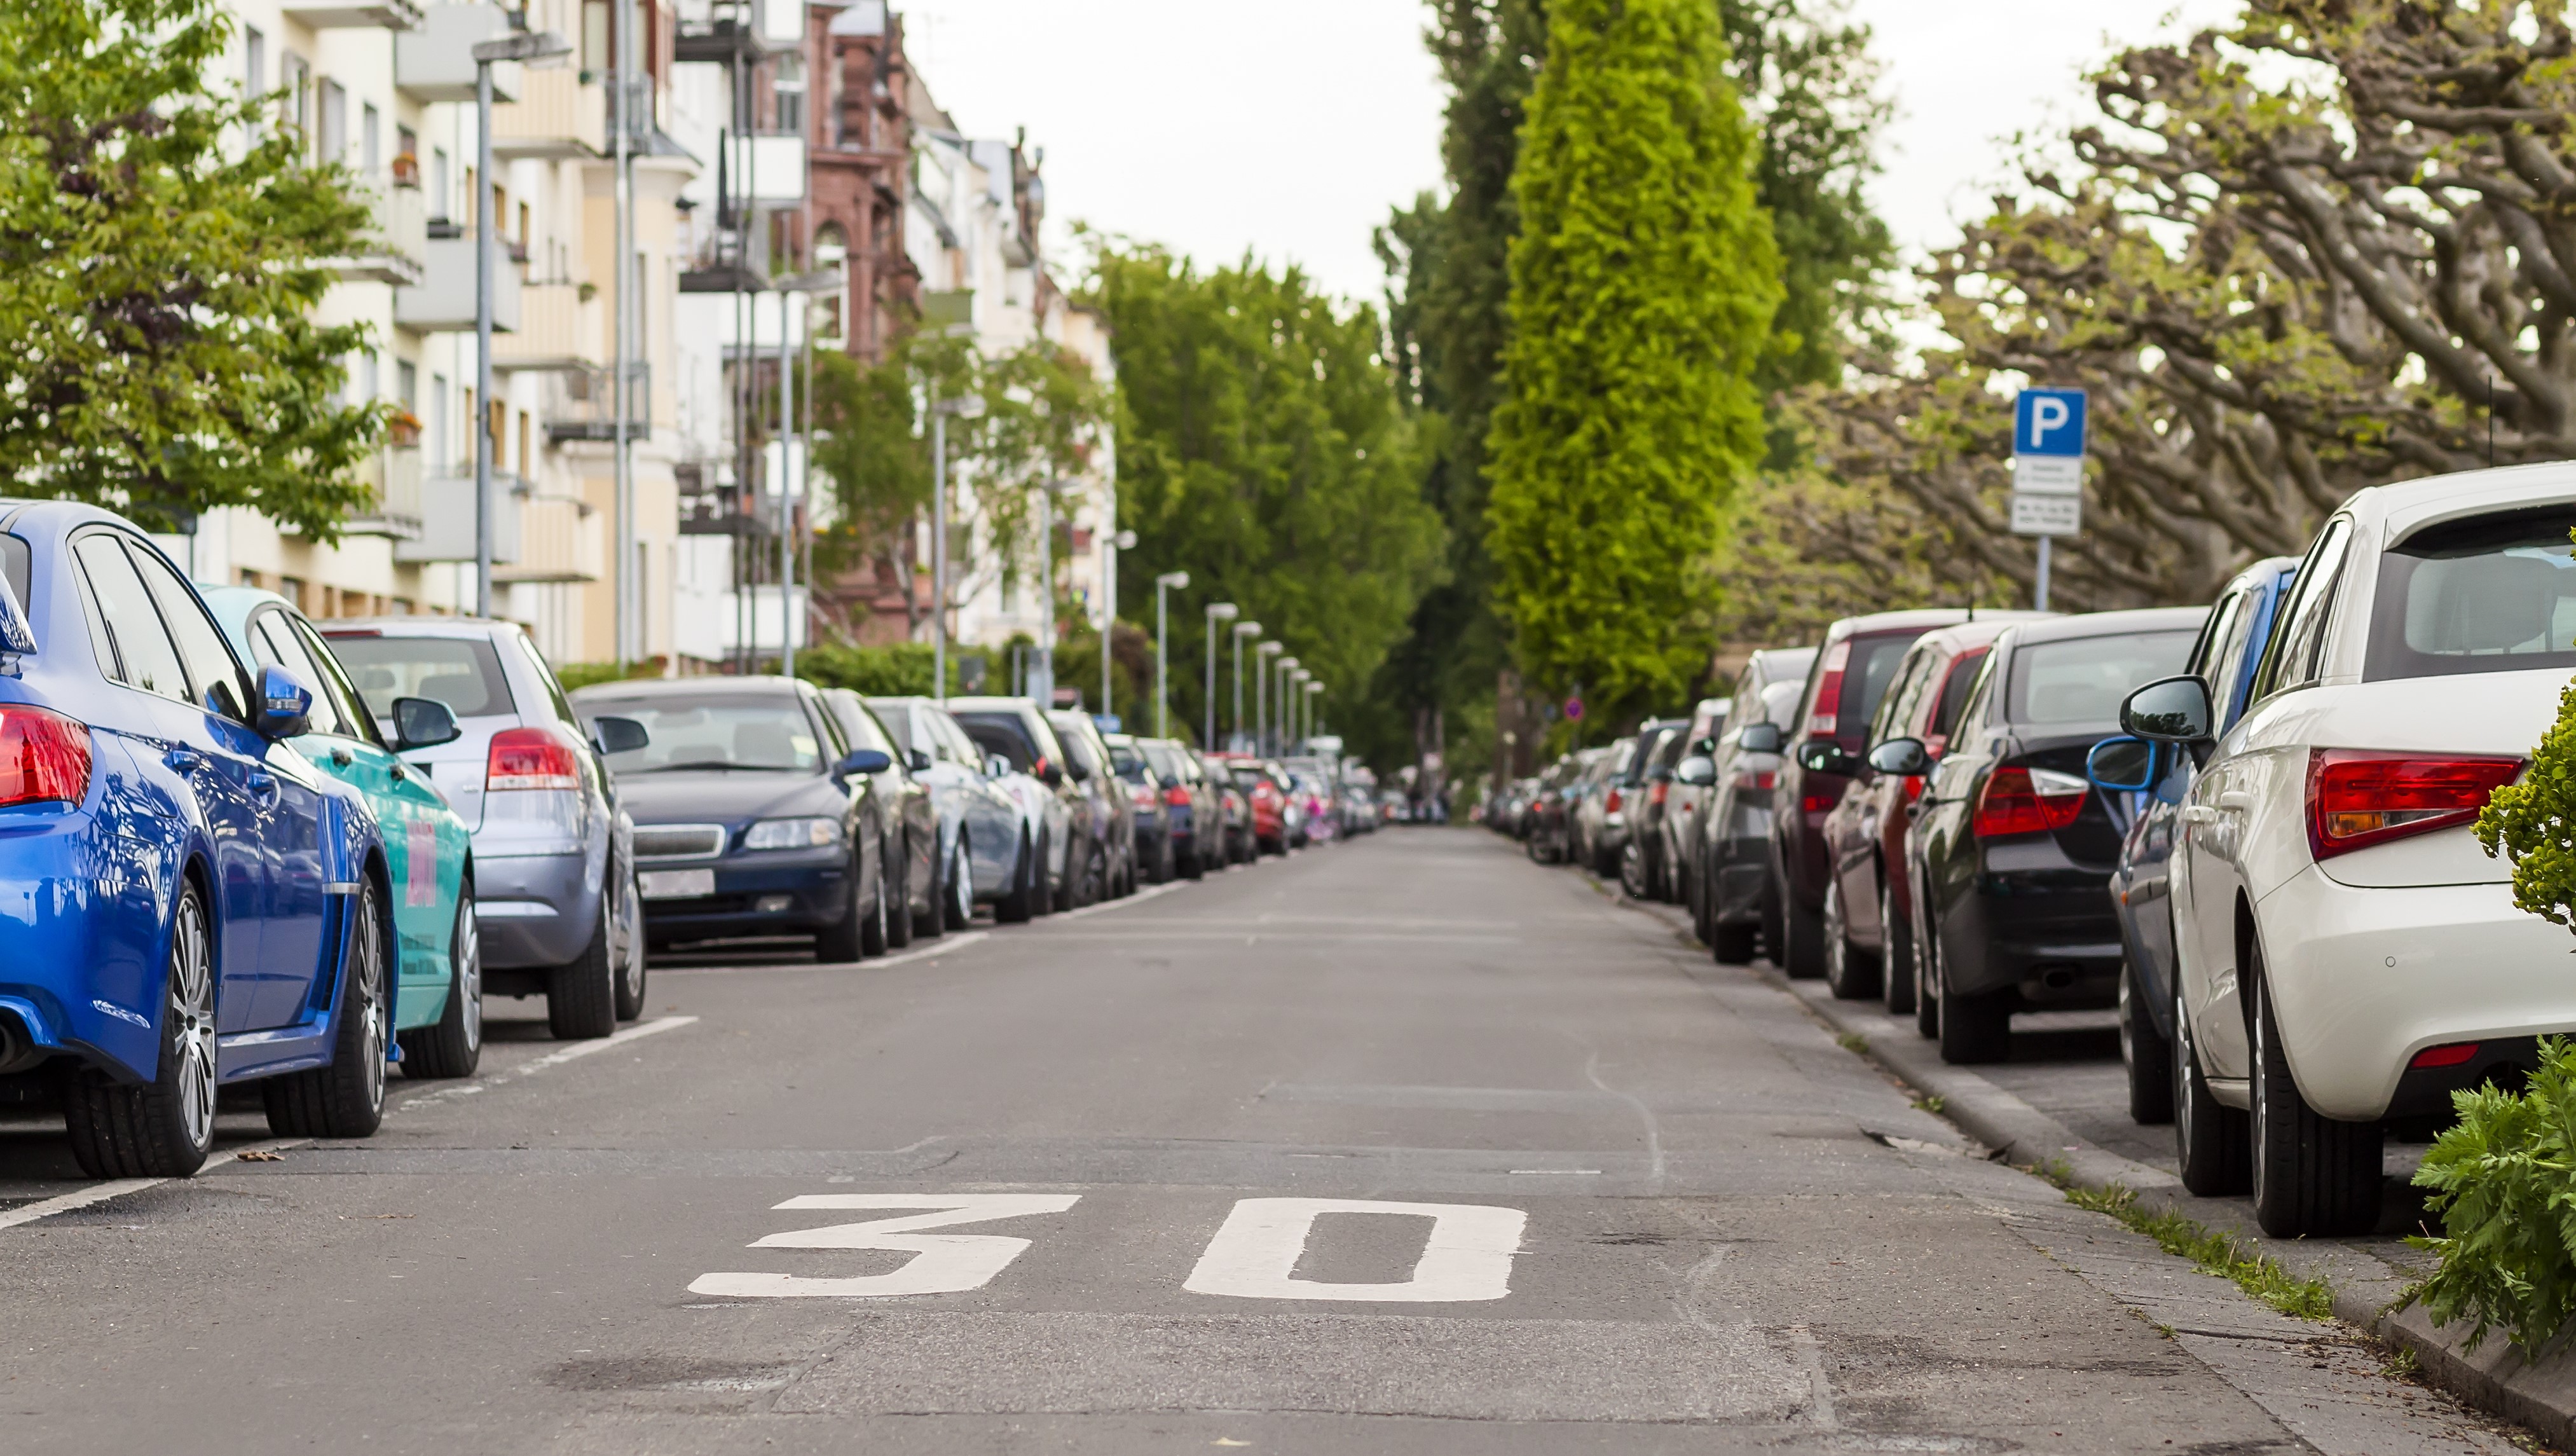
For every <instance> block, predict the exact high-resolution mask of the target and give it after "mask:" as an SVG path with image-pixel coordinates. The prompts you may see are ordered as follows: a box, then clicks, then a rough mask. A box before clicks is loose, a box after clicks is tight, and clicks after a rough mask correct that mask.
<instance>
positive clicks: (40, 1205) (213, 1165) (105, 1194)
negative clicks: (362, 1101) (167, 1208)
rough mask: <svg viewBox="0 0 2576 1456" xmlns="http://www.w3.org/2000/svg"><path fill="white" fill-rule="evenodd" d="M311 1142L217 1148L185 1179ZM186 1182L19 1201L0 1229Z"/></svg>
mask: <svg viewBox="0 0 2576 1456" xmlns="http://www.w3.org/2000/svg"><path fill="white" fill-rule="evenodd" d="M311 1141H313V1139H311V1138H271V1139H270V1140H268V1141H267V1142H262V1143H250V1144H247V1145H245V1146H242V1147H238V1148H235V1149H233V1150H232V1151H231V1152H228V1153H227V1152H223V1151H221V1150H218V1151H216V1152H214V1153H212V1154H209V1155H208V1156H207V1158H206V1162H205V1166H203V1167H201V1168H199V1169H198V1170H197V1171H196V1172H194V1173H191V1174H189V1175H188V1178H201V1177H204V1176H205V1175H206V1174H208V1173H211V1172H213V1171H214V1170H215V1169H217V1168H220V1167H222V1166H223V1165H224V1164H226V1163H237V1162H239V1161H241V1160H242V1158H243V1157H245V1156H247V1155H249V1154H252V1153H277V1152H284V1151H285V1150H286V1149H288V1148H300V1147H303V1146H304V1145H305V1144H307V1143H310V1142H311ZM187 1181H188V1179H187V1178H111V1179H109V1180H108V1181H106V1182H104V1183H93V1184H91V1185H90V1186H89V1187H87V1188H82V1189H78V1190H76V1191H74V1192H71V1193H64V1194H58V1195H56V1196H55V1197H52V1198H48V1199H44V1200H42V1201H41V1202H37V1203H28V1204H22V1205H20V1206H19V1207H16V1208H13V1209H10V1210H9V1211H8V1212H6V1213H0V1229H6V1228H16V1227H17V1226H18V1225H20V1224H22V1223H34V1222H35V1221H36V1220H38V1219H40V1218H51V1217H53V1216H54V1215H55V1214H58V1213H69V1212H71V1211H72V1210H73V1209H76V1208H87V1207H89V1206H90V1205H91V1204H93V1203H105V1202H106V1201H108V1200H109V1199H111V1198H123V1197H124V1196H125V1195H127V1194H128V1193H140V1192H142V1191H143V1190H144V1189H146V1188H158V1187H160V1186H161V1185H162V1184H164V1183H185V1182H187Z"/></svg>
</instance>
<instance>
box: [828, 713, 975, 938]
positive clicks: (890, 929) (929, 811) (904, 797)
mask: <svg viewBox="0 0 2576 1456" xmlns="http://www.w3.org/2000/svg"><path fill="white" fill-rule="evenodd" d="M821 700H822V704H823V711H825V712H827V713H829V714H831V715H832V721H833V722H834V723H835V724H836V725H838V726H839V728H840V730H841V739H842V741H843V742H844V743H846V744H848V745H849V746H850V748H852V749H853V750H855V749H861V748H873V749H875V750H876V751H878V752H879V753H882V754H884V755H886V757H887V760H888V762H887V764H886V766H885V769H884V770H883V771H882V772H879V773H874V774H870V775H869V776H868V777H869V781H870V784H871V786H872V788H873V791H874V792H875V794H876V796H877V797H878V799H879V800H880V801H882V804H883V808H884V813H883V815H882V817H883V819H884V821H885V834H886V844H885V862H886V873H887V875H888V876H889V877H890V878H891V880H892V881H893V884H894V890H895V894H894V906H893V908H892V909H891V910H890V911H889V912H888V913H887V916H886V944H888V945H892V946H898V947H900V946H906V945H910V944H912V937H913V935H914V934H915V932H916V931H917V932H918V933H920V934H923V935H937V934H939V933H940V930H941V928H942V926H943V924H944V921H945V917H944V914H943V910H944V907H945V906H946V905H947V904H948V900H947V899H946V898H945V891H946V889H947V887H946V886H945V885H942V884H941V883H940V871H941V870H942V869H944V868H946V867H947V863H948V862H947V861H946V860H944V859H942V858H941V857H940V855H939V850H940V843H939V811H938V809H937V808H936V807H934V805H933V804H932V801H931V797H930V786H929V785H928V784H925V783H923V782H922V781H921V780H919V779H917V778H915V777H913V775H912V771H911V770H910V769H909V768H907V767H906V766H905V760H906V759H907V758H909V757H910V755H909V754H907V753H906V752H904V749H903V745H902V744H901V743H900V742H898V741H897V740H896V738H895V736H894V734H893V732H892V731H891V730H890V729H888V728H887V727H886V725H885V723H884V722H882V721H881V720H879V719H878V717H877V715H876V714H875V713H874V712H873V711H871V710H870V709H869V707H868V705H867V702H866V701H865V700H864V699H862V698H861V697H860V696H859V695H858V694H857V693H854V692H852V691H850V690H849V689H848V688H827V689H825V690H824V692H823V693H822V695H821Z"/></svg>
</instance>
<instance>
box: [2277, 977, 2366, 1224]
mask: <svg viewBox="0 0 2576 1456" xmlns="http://www.w3.org/2000/svg"><path fill="white" fill-rule="evenodd" d="M2249 959H2251V960H2253V962H2254V966H2253V968H2252V969H2253V971H2254V974H2253V975H2251V976H2248V977H2246V980H2247V981H2248V982H2249V983H2250V990H2251V993H2252V995H2253V997H2254V1016H2253V1023H2254V1025H2253V1030H2254V1047H2253V1053H2254V1055H2253V1062H2254V1077H2253V1094H2254V1108H2253V1112H2252V1113H2251V1115H2250V1118H2249V1122H2250V1127H2251V1131H2252V1134H2253V1144H2254V1146H2253V1157H2252V1159H2251V1160H2250V1164H2249V1170H2250V1171H2251V1172H2252V1174H2253V1179H2254V1188H2253V1193H2254V1221H2255V1222H2256V1223H2257V1224H2260V1225H2261V1226H2262V1229H2263V1232H2265V1233H2267V1234H2270V1235H2271V1236H2272V1237H2274V1238H2276V1239H2296V1238H2307V1237H2311V1236H2316V1237H2334V1236H2338V1235H2350V1234H2366V1233H2369V1232H2370V1231H2371V1230H2373V1229H2375V1228H2377V1227H2378V1226H2379V1202H2380V1197H2379V1195H2380V1185H2381V1181H2382V1180H2381V1174H2380V1155H2381V1152H2382V1149H2383V1145H2384V1143H2385V1141H2386V1139H2385V1137H2384V1135H2383V1134H2382V1132H2381V1130H2380V1125H2379V1124H2378V1123H2377V1122H2376V1121H2372V1122H2345V1121H2343V1120H2341V1119H2339V1118H2332V1117H2326V1116H2324V1115H2322V1114H2320V1113H2319V1112H2318V1111H2317V1110H2316V1109H2315V1108H2313V1107H2310V1106H2309V1105H2308V1100H2307V1099H2306V1098H2305V1097H2302V1096H2300V1095H2299V1084H2298V1081H2297V1079H2296V1078H2294V1077H2292V1076H2291V1075H2290V1058H2289V1054H2288V1052H2287V1051H2285V1050H2284V1049H2283V1048H2282V1046H2281V1028H2280V1024H2279V1022H2278V1021H2277V1020H2275V1019H2274V1017H2273V1015H2272V995H2271V988H2270V985H2269V983H2268V982H2267V981H2266V980H2265V979H2264V977H2263V974H2262V957H2261V954H2260V953H2259V952H2257V953H2255V954H2254V955H2252V956H2251V957H2249Z"/></svg>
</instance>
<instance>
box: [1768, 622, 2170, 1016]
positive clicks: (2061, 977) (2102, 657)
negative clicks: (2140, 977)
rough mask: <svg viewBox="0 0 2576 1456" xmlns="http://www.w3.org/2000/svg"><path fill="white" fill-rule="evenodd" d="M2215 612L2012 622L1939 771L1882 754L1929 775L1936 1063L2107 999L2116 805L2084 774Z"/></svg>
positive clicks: (1918, 756)
mask: <svg viewBox="0 0 2576 1456" xmlns="http://www.w3.org/2000/svg"><path fill="white" fill-rule="evenodd" d="M2208 615H2209V613H2208V610H2207V609H2206V608H2203V607H2163V608H2156V609H2153V610H2148V611H2137V612H2097V613H2094V614H2092V615H2089V616H2082V617H2068V618H2063V619H2060V620H2057V621H2043V622H2019V623H2015V624H2014V625H2012V626H2011V627H2008V628H2006V629H2005V630H2004V632H2003V633H2002V634H2000V635H1999V636H1997V637H1996V638H1995V641H1994V645H1993V647H1992V648H1990V649H1989V650H1988V652H1987V654H1986V658H1985V661H1983V662H1981V663H1979V664H1978V666H1977V670H1976V677H1975V679H1974V680H1973V682H1972V683H1971V684H1970V686H1969V688H1968V698H1967V702H1966V704H1965V705H1964V706H1963V707H1962V708H1961V709H1960V714H1959V720H1958V724H1957V726H1956V728H1955V729H1954V730H1953V732H1952V733H1951V735H1950V741H1949V744H1948V747H1947V750H1946V751H1945V752H1944V753H1943V754H1942V755H1941V760H1940V762H1939V763H1938V764H1934V763H1933V762H1932V760H1931V756H1930V755H1929V754H1928V753H1927V752H1926V751H1925V748H1924V745H1923V743H1922V741H1921V740H1919V739H1913V738H1896V739H1890V740H1889V741H1888V742H1886V743H1883V744H1881V745H1879V747H1878V750H1877V752H1876V754H1875V755H1874V758H1875V762H1876V766H1877V768H1878V770H1879V771H1880V772H1882V773H1891V774H1928V775H1929V778H1928V779H1927V781H1926V783H1925V784H1924V788H1923V795H1922V798H1921V799H1920V800H1919V801H1918V807H1919V808H1920V810H1921V812H1920V813H1919V814H1918V815H1917V816H1916V818H1915V821H1914V826H1913V828H1912V830H1911V831H1910V833H1909V834H1908V837H1907V839H1906V856H1907V860H1908V864H1907V868H1906V873H1907V875H1908V877H1909V878H1908V883H1909V884H1910V885H1911V887H1912V888H1913V890H1914V892H1915V893H1914V913H1915V916H1916V924H1915V926H1914V939H1915V946H1916V953H1915V957H1914V963H1915V967H1916V975H1917V981H1918V984H1917V985H1916V987H1915V997H1916V1001H1917V1004H1918V1006H1923V1007H1926V1008H1928V1009H1926V1010H1924V1011H1923V1012H1921V1013H1920V1015H1919V1020H1920V1021H1921V1022H1922V1023H1923V1024H1925V1025H1926V1026H1927V1028H1928V1029H1929V1030H1930V1032H1931V1033H1932V1034H1933V1035H1935V1036H1937V1037H1938V1038H1939V1039H1940V1045H1941V1059H1942V1060H1943V1061H1946V1062H1953V1063H1969V1062H1993V1061H2001V1060H2003V1059H2004V1057H2005V1056H2006V1055H2007V1054H2008V1053H2009V1052H2010V1050H2011V1046H2012V1042H2011V1028H2012V1017H2013V1015H2014V1013H2016V1012H2019V1011H2055V1010H2084V1009H2092V1008H2101V1007H2109V1006H2111V1005H2113V1004H2115V1002H2116V1001H2117V998H2118V994H2119V980H2120V930H2119V922H2118V921H2117V919H2116V918H2115V917H2114V916H2113V915H2112V913H2111V897H2110V893H2109V885H2110V880H2111V869H2112V866H2113V865H2114V864H2115V863H2117V861H2118V859H2119V854H2120V838H2121V832H2122V830H2123V829H2124V828H2125V827H2126V826H2125V824H2123V823H2122V822H2120V820H2119V819H2117V818H2115V817H2114V816H2115V814H2118V813H2120V812H2122V811H2123V810H2124V809H2125V805H2115V804H2114V803H2113V802H2112V801H2111V800H2110V799H2108V798H2107V797H2106V796H2105V795H2104V794H2103V792H2102V791H2101V790H2098V789H2096V788H2094V787H2093V785H2092V784H2091V783H2090V782H2089V781H2088V780H2087V779H2086V777H2085V768H2084V765H2085V759H2086V757H2087V756H2088V755H2089V754H2090V753H2091V752H2092V749H2093V745H2094V744H2095V743H2097V742H2099V741H2100V740H2101V739H2102V738H2103V736H2104V734H2105V732H2106V731H2107V730H2108V729H2109V728H2111V727H2112V726H2113V723H2114V722H2115V720H2116V717H2117V714H2118V712H2119V706H2120V703H2121V700H2122V699H2124V698H2126V697H2127V696H2128V694H2129V693H2130V691H2131V690H2133V689H2134V688H2135V687H2137V686H2138V685H2139V684H2141V683H2144V682H2151V681H2154V680H2156V679H2158V678H2162V677H2165V676H2167V675H2169V674H2171V673H2172V672H2173V671H2174V670H2175V669H2176V668H2179V667H2180V666H2182V664H2183V661H2184V659H2186V658H2187V657H2189V656H2190V655H2191V644H2192V642H2193V640H2194V639H2195V638H2196V637H2197V636H2198V635H2199V633H2200V628H2201V624H2202V622H2204V621H2205V620H2206V619H2207V618H2208ZM1799 752H1800V754H1801V755H1803V756H1808V757H1810V758H1811V759H1825V757H1826V755H1828V754H1832V753H1836V752H1838V750H1837V749H1836V748H1835V746H1834V745H1831V744H1809V745H1807V746H1805V747H1803V748H1801V749H1800V750H1799ZM1823 766H1824V767H1825V768H1826V769H1827V770H1828V771H1841V772H1848V768H1847V766H1846V765H1844V764H1841V763H1834V762H1831V761H1827V762H1826V763H1825V764H1824V765H1823Z"/></svg>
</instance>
